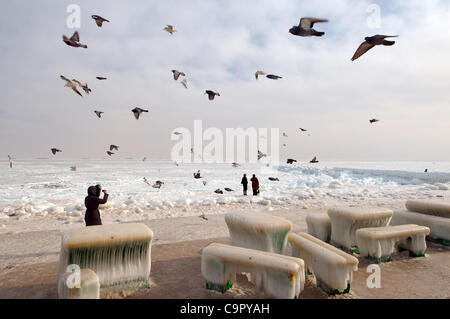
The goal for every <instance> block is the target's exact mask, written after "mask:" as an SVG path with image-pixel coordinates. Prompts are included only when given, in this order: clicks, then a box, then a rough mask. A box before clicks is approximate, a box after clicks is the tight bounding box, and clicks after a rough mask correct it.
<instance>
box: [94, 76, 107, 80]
mask: <svg viewBox="0 0 450 319" xmlns="http://www.w3.org/2000/svg"><path fill="white" fill-rule="evenodd" d="M96 79H97V80H107V79H108V78H105V77H103V76H97V77H96Z"/></svg>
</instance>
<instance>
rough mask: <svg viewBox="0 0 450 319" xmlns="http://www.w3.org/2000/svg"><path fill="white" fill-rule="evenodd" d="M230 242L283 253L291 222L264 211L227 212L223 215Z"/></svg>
mask: <svg viewBox="0 0 450 319" xmlns="http://www.w3.org/2000/svg"><path fill="white" fill-rule="evenodd" d="M225 222H226V223H227V226H228V230H229V232H230V238H231V244H232V245H233V246H239V247H244V248H251V249H258V250H263V251H268V252H273V253H278V254H281V253H283V251H284V249H285V247H286V242H287V235H288V233H289V232H290V231H291V229H292V223H291V222H290V221H288V220H286V219H283V218H280V217H276V216H273V215H269V214H264V213H253V212H246V213H228V214H226V215H225Z"/></svg>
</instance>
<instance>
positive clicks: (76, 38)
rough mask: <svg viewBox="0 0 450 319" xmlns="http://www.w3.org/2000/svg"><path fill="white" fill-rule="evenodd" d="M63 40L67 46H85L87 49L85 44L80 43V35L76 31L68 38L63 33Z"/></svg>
mask: <svg viewBox="0 0 450 319" xmlns="http://www.w3.org/2000/svg"><path fill="white" fill-rule="evenodd" d="M63 42H64V43H65V44H67V45H68V46H71V47H74V48H85V49H87V45H85V44H81V43H80V35H79V34H78V31H75V33H74V34H73V35H72V37H71V38H70V39H69V38H68V37H66V36H65V35H63Z"/></svg>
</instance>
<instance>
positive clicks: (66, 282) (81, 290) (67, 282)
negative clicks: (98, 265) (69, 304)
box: [58, 269, 100, 299]
mask: <svg viewBox="0 0 450 319" xmlns="http://www.w3.org/2000/svg"><path fill="white" fill-rule="evenodd" d="M74 276H79V277H78V278H75V279H74V278H71V277H74ZM58 298H59V299H99V298H100V280H99V278H98V276H97V274H96V273H95V272H93V271H92V270H90V269H81V270H80V272H79V274H78V275H77V274H74V273H73V272H66V273H64V274H63V275H61V276H60V278H59V280H58Z"/></svg>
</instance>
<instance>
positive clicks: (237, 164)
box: [231, 162, 240, 167]
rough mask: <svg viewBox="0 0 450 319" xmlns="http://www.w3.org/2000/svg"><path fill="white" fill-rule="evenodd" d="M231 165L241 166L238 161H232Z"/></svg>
mask: <svg viewBox="0 0 450 319" xmlns="http://www.w3.org/2000/svg"><path fill="white" fill-rule="evenodd" d="M231 165H232V166H233V167H239V166H240V165H239V163H236V162H233V163H231Z"/></svg>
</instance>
